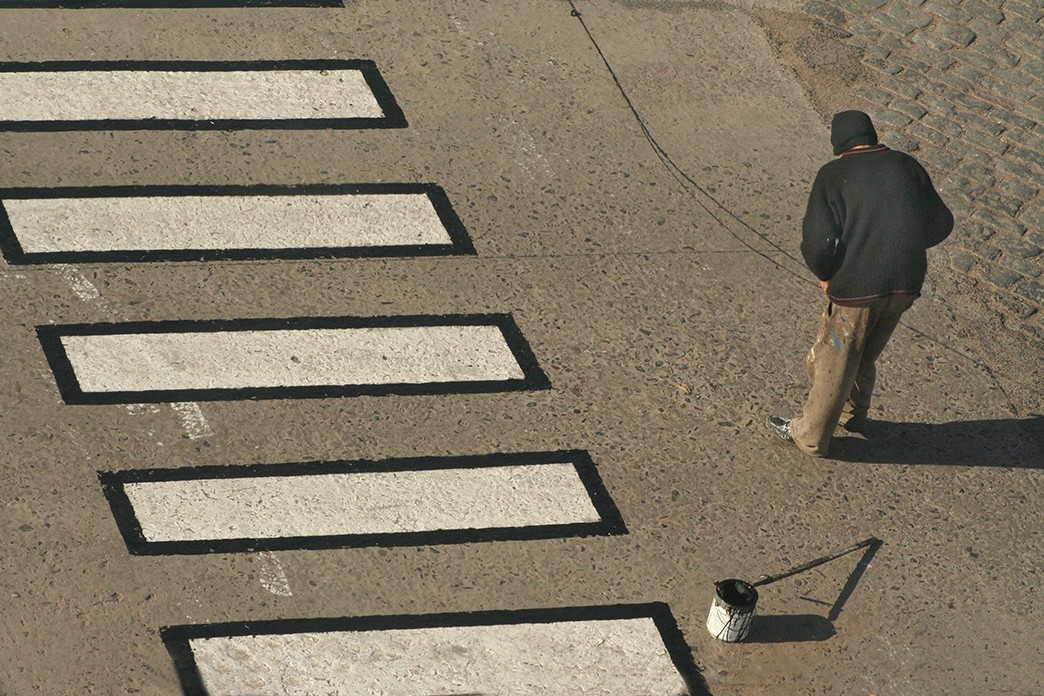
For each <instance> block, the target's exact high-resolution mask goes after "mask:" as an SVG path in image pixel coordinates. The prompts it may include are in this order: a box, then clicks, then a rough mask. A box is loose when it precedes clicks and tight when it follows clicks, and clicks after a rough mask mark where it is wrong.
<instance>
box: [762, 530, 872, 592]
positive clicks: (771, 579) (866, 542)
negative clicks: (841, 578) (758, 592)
mask: <svg viewBox="0 0 1044 696" xmlns="http://www.w3.org/2000/svg"><path fill="white" fill-rule="evenodd" d="M880 541H881V540H880V539H878V538H877V537H869V538H867V539H863V540H862V541H860V542H859V543H858V544H853V545H852V546H849V547H848V548H846V549H841V550H840V551H838V552H836V553H832V554H830V555H829V556H823V557H822V558H817V559H816V560H814V561H809V562H808V563H805V564H803V565H799V566H796V567H794V568H791V569H790V570H785V571H783V572H782V573H780V574H778V575H768V576H765V577H763V578H762V579H761V580H758V581H757V582H754V583H751V584H752V585H753V586H754V587H761V586H762V585H768V584H769V583H770V582H776V581H777V580H782V579H783V578H789V577H790V576H791V575H797V574H798V573H803V572H805V571H806V570H808V569H810V568H815V567H816V566H817V565H823V564H824V563H826V562H828V561H832V560H834V559H835V558H841V557H842V556H844V555H845V554H847V553H852V552H853V551H855V550H856V549H861V548H864V547H867V546H870V545H871V544H874V543H880Z"/></svg>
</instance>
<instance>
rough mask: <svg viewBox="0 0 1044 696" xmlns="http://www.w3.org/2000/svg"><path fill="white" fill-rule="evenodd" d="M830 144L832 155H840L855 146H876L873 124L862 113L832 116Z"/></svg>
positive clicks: (854, 112)
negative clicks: (832, 147)
mask: <svg viewBox="0 0 1044 696" xmlns="http://www.w3.org/2000/svg"><path fill="white" fill-rule="evenodd" d="M830 144H831V145H833V146H834V154H835V155H840V154H841V153H842V152H844V151H845V150H850V149H851V148H853V147H855V146H856V145H876V144H877V131H876V130H874V122H873V121H871V120H870V117H869V116H868V115H866V114H865V113H863V112H862V111H842V112H840V113H837V114H834V119H833V121H831V123H830Z"/></svg>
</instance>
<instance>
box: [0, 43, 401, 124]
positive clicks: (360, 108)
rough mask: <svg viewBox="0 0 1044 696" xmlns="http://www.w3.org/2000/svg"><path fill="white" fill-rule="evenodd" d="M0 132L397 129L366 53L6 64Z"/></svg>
mask: <svg viewBox="0 0 1044 696" xmlns="http://www.w3.org/2000/svg"><path fill="white" fill-rule="evenodd" d="M0 94H2V95H3V96H4V98H3V99H2V100H0V131H5V130H6V131H63V130H157V129H180V130H201V129H221V130H225V129H246V128H395V127H404V126H405V125H406V120H405V117H404V116H403V114H402V111H401V110H400V109H399V107H398V105H397V104H396V103H395V99H394V98H393V97H392V94H391V92H390V91H389V90H388V87H387V85H386V84H385V82H384V79H383V78H382V77H381V75H380V72H379V71H378V70H377V66H376V65H375V64H374V63H373V62H372V61H368V60H292V61H239V62H213V61H211V62H207V61H82V62H72V61H57V62H39V63H0Z"/></svg>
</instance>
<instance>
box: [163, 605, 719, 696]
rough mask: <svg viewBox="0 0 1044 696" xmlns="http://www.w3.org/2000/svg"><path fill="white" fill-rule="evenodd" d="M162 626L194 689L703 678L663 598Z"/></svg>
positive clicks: (647, 693)
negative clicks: (638, 601) (643, 601)
mask: <svg viewBox="0 0 1044 696" xmlns="http://www.w3.org/2000/svg"><path fill="white" fill-rule="evenodd" d="M161 635H162V636H163V641H164V643H165V644H166V646H167V649H168V651H169V652H170V654H171V656H172V658H173V659H174V663H175V666H176V669H177V671H178V675H179V677H180V679H181V682H182V688H183V690H184V692H185V694H186V695H187V696H202V695H203V694H209V695H210V696H233V695H237V696H241V695H242V694H247V693H249V694H276V693H279V694H288V695H291V696H296V695H297V694H302V695H303V694H317V693H322V694H328V695H331V696H334V695H336V696H362V695H363V694H367V695H370V694H401V693H411V694H498V695H501V696H507V695H514V694H519V695H520V694H570V695H571V696H595V695H597V696H620V695H621V694H642V695H643V696H680V694H687V693H689V692H690V691H689V690H690V689H691V688H692V687H693V685H694V684H696V683H698V680H699V675H698V671H697V668H696V666H695V664H694V663H693V661H692V656H691V653H690V651H689V648H688V646H687V645H686V644H685V640H684V638H683V637H682V634H681V632H680V631H679V630H678V627H677V624H676V622H675V620H674V617H673V616H672V615H671V612H670V609H669V608H668V606H667V605H666V604H662V603H649V604H625V605H609V606H592V607H566V608H557V609H535V610H521V611H491V612H472V613H461V614H428V615H414V616H410V615H405V616H371V617H357V618H339V619H296V620H295V619H290V620H277V621H250V622H243V623H227V624H209V625H188V626H172V627H168V628H164V629H162V630H161Z"/></svg>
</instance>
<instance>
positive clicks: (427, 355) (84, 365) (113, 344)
mask: <svg viewBox="0 0 1044 696" xmlns="http://www.w3.org/2000/svg"><path fill="white" fill-rule="evenodd" d="M61 343H62V347H63V348H64V350H65V353H66V355H67V356H68V359H69V362H70V364H71V365H72V367H73V370H74V371H75V374H76V379H77V381H78V384H79V387H80V389H81V390H82V391H83V392H84V393H92V392H94V393H97V392H135V391H151V390H160V391H162V390H207V389H216V388H226V389H242V388H265V387H287V386H331V385H383V384H404V383H405V384H429V383H442V382H468V381H485V380H513V379H524V378H525V374H524V373H523V370H522V368H521V366H520V365H519V363H518V361H517V360H516V358H515V356H514V354H513V353H512V351H511V348H510V346H509V345H508V344H507V341H506V340H505V337H504V334H503V333H502V332H501V330H500V328H499V327H497V326H487V325H479V326H396V327H367V328H344V329H296V330H294V329H291V330H279V329H272V330H259V331H212V332H184V333H181V332H178V333H140V334H136V333H127V334H95V335H69V336H62V337H61Z"/></svg>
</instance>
